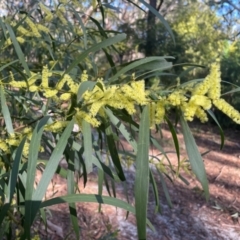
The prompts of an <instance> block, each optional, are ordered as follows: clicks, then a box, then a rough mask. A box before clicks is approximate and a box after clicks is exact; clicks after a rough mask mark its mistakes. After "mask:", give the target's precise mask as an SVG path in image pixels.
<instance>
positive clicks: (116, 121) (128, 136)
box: [105, 108, 137, 153]
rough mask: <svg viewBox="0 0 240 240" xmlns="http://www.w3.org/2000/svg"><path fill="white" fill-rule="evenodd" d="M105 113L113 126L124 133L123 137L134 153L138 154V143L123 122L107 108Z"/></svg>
mask: <svg viewBox="0 0 240 240" xmlns="http://www.w3.org/2000/svg"><path fill="white" fill-rule="evenodd" d="M105 112H106V114H107V115H108V117H109V119H110V121H111V122H112V124H113V125H114V126H115V127H116V128H118V129H119V131H120V132H121V133H122V135H123V136H124V137H125V139H126V140H127V142H128V143H129V144H130V145H131V146H132V148H133V150H134V152H135V153H136V152H137V143H136V141H135V139H134V138H133V137H132V136H131V134H130V133H129V132H128V130H127V129H126V127H125V126H124V125H123V123H121V121H120V120H119V119H118V118H117V117H116V116H114V115H113V112H112V111H111V110H110V109H109V108H106V109H105Z"/></svg>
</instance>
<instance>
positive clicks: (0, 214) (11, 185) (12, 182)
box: [0, 138, 26, 225]
mask: <svg viewBox="0 0 240 240" xmlns="http://www.w3.org/2000/svg"><path fill="white" fill-rule="evenodd" d="M25 141H26V138H23V140H22V141H21V143H20V145H19V147H18V148H17V151H16V154H15V157H14V160H13V167H12V170H11V173H10V178H9V182H8V185H7V186H8V188H7V192H6V198H5V203H4V205H3V206H2V207H1V211H0V225H1V224H2V221H3V220H4V218H5V217H6V215H7V211H8V209H9V207H10V206H11V202H12V198H13V195H14V192H15V187H16V183H17V178H18V171H19V163H20V161H21V159H22V151H23V147H24V144H25Z"/></svg>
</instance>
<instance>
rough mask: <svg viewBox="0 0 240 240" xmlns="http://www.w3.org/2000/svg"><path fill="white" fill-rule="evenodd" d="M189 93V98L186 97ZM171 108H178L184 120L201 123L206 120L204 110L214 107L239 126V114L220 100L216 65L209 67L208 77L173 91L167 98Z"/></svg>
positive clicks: (219, 82) (218, 69)
mask: <svg viewBox="0 0 240 240" xmlns="http://www.w3.org/2000/svg"><path fill="white" fill-rule="evenodd" d="M189 93H191V96H190V97H187V96H188V95H189ZM167 101H168V103H169V104H170V105H172V106H177V107H179V108H180V109H181V110H182V112H183V114H184V117H185V119H186V120H188V121H192V120H193V119H194V117H197V118H199V119H200V120H201V122H206V121H207V120H208V118H207V114H206V111H205V110H208V109H210V108H211V107H212V105H214V106H215V107H216V108H218V109H219V110H221V111H222V112H223V113H224V114H226V115H227V116H228V117H230V118H231V119H232V120H233V121H235V122H236V123H237V124H240V113H239V112H238V111H237V110H235V109H234V108H233V107H232V106H231V105H230V104H229V103H227V102H226V101H225V100H224V99H222V98H221V76H220V66H219V64H218V63H214V64H212V65H211V68H210V73H209V75H208V76H207V77H206V78H205V79H204V80H203V81H202V82H200V83H197V84H193V83H190V84H188V85H185V87H183V88H180V89H179V90H176V91H174V92H173V93H171V94H170V95H169V96H168V97H167Z"/></svg>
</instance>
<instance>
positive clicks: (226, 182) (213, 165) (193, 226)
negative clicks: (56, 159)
mask: <svg viewBox="0 0 240 240" xmlns="http://www.w3.org/2000/svg"><path fill="white" fill-rule="evenodd" d="M190 127H191V129H192V131H193V134H194V136H195V139H196V142H197V145H198V146H199V150H200V152H201V153H203V152H206V151H208V150H211V151H210V152H209V153H208V154H206V155H205V156H204V157H203V159H204V163H205V167H206V171H207V176H208V180H209V188H210V200H209V201H208V202H206V200H205V198H204V196H203V192H202V190H201V188H200V185H199V183H198V182H197V181H196V179H195V178H194V176H193V175H189V174H187V173H186V172H184V171H182V174H183V176H184V177H186V178H187V180H188V181H189V185H186V184H184V183H183V182H182V181H180V180H179V179H177V180H175V181H174V183H172V182H170V181H169V180H168V179H166V183H167V186H168V188H169V194H170V197H171V200H172V203H173V208H170V207H169V206H168V204H167V201H166V198H165V196H164V193H163V190H162V187H161V186H162V185H161V182H160V179H159V176H158V174H157V173H154V175H155V177H156V179H157V183H158V186H159V187H158V188H159V193H160V194H159V195H160V201H161V213H157V214H155V212H154V207H155V206H154V198H153V191H152V189H150V194H149V211H148V218H149V220H150V221H151V223H152V224H153V226H154V227H155V232H154V231H152V230H151V229H148V231H147V233H148V237H147V239H149V240H157V239H160V240H175V239H176V240H178V239H179V240H181V239H183V240H188V239H189V240H193V239H196V240H201V239H205V240H208V239H209V240H214V239H216V240H221V239H226V240H228V239H229V240H231V239H233V240H236V239H240V222H239V220H240V219H239V215H240V192H239V191H240V188H239V187H240V137H239V135H240V131H234V130H225V131H224V134H225V146H224V148H223V150H220V135H219V130H218V128H217V127H214V126H212V125H210V124H209V125H202V124H200V123H193V124H190ZM162 133H163V139H161V140H160V141H161V143H162V145H163V147H164V149H165V151H172V150H173V144H172V140H171V139H172V138H171V133H170V132H169V130H168V129H167V128H166V127H164V128H163V130H162ZM178 139H179V142H180V149H181V153H182V155H181V158H182V159H183V158H184V157H186V155H185V147H184V143H183V136H182V135H181V130H180V128H178ZM150 154H153V155H154V154H158V152H157V151H156V150H155V149H152V150H151V151H150ZM168 156H169V158H170V159H171V161H172V163H173V164H174V163H175V164H176V162H177V158H176V155H175V154H173V153H169V154H168ZM126 174H127V179H128V182H127V185H128V194H129V197H130V202H131V203H133V196H132V192H133V182H134V169H133V167H131V168H130V169H129V170H127V171H126ZM40 177H41V174H40V172H38V174H37V177H36V181H37V182H38V181H39V179H40ZM79 188H80V190H81V192H82V193H93V194H97V174H96V173H92V174H91V175H90V177H89V178H88V183H87V187H86V188H83V183H82V182H80V183H79ZM53 190H54V192H55V196H60V195H65V194H66V181H65V180H64V179H61V178H60V177H58V176H55V178H54V179H53V181H52V185H51V186H49V190H48V193H47V195H46V198H51V195H52V192H53ZM103 192H104V194H106V195H108V193H107V190H106V188H104V189H103ZM116 192H117V196H118V197H120V198H121V199H123V200H125V195H124V188H123V187H122V185H116ZM98 207H99V206H98V204H93V203H78V204H77V211H78V219H79V227H80V229H81V239H83V240H90V239H102V240H103V239H105V240H107V239H120V240H125V239H126V240H134V239H137V231H136V222H135V217H134V216H133V215H132V214H129V216H128V218H127V219H126V211H124V210H122V209H116V208H114V207H111V206H106V205H102V209H101V210H102V211H101V212H100V213H99V212H98ZM68 212H69V211H68V206H67V205H65V204H61V205H58V206H53V207H51V208H49V213H48V214H47V215H48V230H47V231H46V230H45V228H44V226H43V225H42V224H41V223H40V222H39V221H37V222H36V223H35V228H34V229H35V231H36V232H38V233H40V235H41V236H42V239H51V240H57V239H71V240H75V239H76V237H75V236H74V234H73V231H72V228H71V223H70V219H69V214H68Z"/></svg>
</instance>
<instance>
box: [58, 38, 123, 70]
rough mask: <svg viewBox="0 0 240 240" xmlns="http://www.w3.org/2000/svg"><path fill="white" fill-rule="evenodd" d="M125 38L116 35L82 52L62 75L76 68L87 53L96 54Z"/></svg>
mask: <svg viewBox="0 0 240 240" xmlns="http://www.w3.org/2000/svg"><path fill="white" fill-rule="evenodd" d="M125 38H126V34H118V35H116V36H114V37H111V38H108V39H106V40H103V41H102V42H100V43H98V44H96V45H94V46H93V47H91V48H88V49H87V50H86V51H84V52H83V53H81V54H80V55H79V56H78V57H76V59H75V60H74V61H73V62H72V63H71V65H70V66H69V67H68V69H67V70H66V71H65V73H64V74H68V73H69V72H70V71H71V70H72V69H73V68H74V67H76V66H77V65H78V64H79V62H81V61H83V60H84V59H85V58H86V57H87V56H88V55H89V53H94V52H97V51H99V50H100V49H102V48H106V47H108V46H111V45H113V44H115V43H118V42H120V41H122V40H124V39H125ZM64 74H63V75H64Z"/></svg>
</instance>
